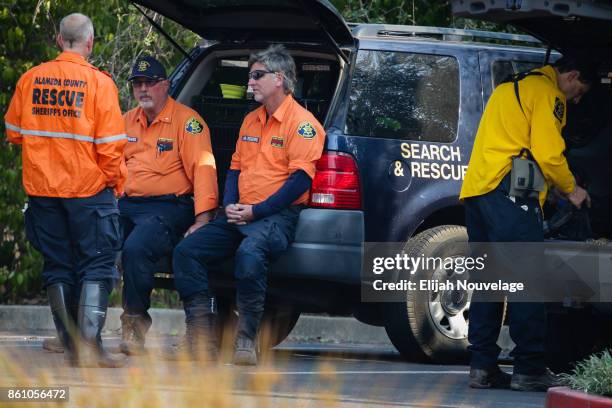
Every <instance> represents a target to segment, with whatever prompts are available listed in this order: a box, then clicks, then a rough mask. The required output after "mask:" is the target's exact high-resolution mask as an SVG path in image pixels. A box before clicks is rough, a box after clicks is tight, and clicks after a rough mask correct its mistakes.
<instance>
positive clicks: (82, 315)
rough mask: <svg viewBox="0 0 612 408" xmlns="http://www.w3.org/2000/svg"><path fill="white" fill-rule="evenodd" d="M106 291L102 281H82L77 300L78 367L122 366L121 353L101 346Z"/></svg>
mask: <svg viewBox="0 0 612 408" xmlns="http://www.w3.org/2000/svg"><path fill="white" fill-rule="evenodd" d="M107 307H108V292H107V291H106V289H105V288H104V284H103V283H102V282H96V281H88V282H85V283H83V287H82V288H81V297H80V300H79V319H78V324H79V331H80V334H81V338H80V341H79V347H78V365H79V367H111V368H112V367H123V366H124V365H125V363H126V357H125V356H124V355H123V354H114V353H109V352H107V351H105V350H104V348H103V347H102V337H101V332H102V328H103V327H104V322H105V321H106V309H107Z"/></svg>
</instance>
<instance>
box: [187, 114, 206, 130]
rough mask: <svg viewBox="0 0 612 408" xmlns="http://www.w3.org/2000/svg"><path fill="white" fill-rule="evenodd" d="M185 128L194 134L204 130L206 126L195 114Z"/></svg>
mask: <svg viewBox="0 0 612 408" xmlns="http://www.w3.org/2000/svg"><path fill="white" fill-rule="evenodd" d="M185 130H186V131H187V132H189V133H193V134H194V135H195V134H197V133H202V130H204V126H202V124H201V123H200V121H198V120H197V119H196V118H194V117H193V116H192V117H191V118H190V119H189V120H188V121H187V123H185Z"/></svg>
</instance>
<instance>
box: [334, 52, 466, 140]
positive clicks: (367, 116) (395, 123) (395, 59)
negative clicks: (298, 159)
mask: <svg viewBox="0 0 612 408" xmlns="http://www.w3.org/2000/svg"><path fill="white" fill-rule="evenodd" d="M458 118H459V64H458V63H457V60H456V59H455V58H454V57H450V56H441V55H428V54H414V53H406V52H388V51H368V50H361V51H359V54H358V55H357V63H356V66H355V72H354V75H353V79H352V82H351V93H350V101H349V111H348V117H347V122H346V129H345V133H346V134H349V135H358V136H367V137H378V138H388V139H405V140H423V141H430V142H452V141H453V140H455V137H456V134H457V122H458Z"/></svg>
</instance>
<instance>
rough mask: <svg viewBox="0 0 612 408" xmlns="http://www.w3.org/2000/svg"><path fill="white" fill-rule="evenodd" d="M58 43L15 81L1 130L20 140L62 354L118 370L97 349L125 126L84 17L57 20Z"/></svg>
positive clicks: (35, 237) (109, 280)
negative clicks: (94, 60) (92, 60)
mask: <svg viewBox="0 0 612 408" xmlns="http://www.w3.org/2000/svg"><path fill="white" fill-rule="evenodd" d="M57 44H58V45H59V47H60V48H61V50H62V53H61V54H60V55H59V56H58V57H57V58H56V59H54V60H52V61H49V62H46V63H43V64H41V65H38V66H36V67H34V68H32V69H30V70H29V71H27V72H26V73H25V74H24V75H23V76H22V77H21V78H20V79H19V81H18V82H17V86H16V88H15V94H14V95H13V98H12V100H11V103H10V105H9V109H8V112H7V113H6V115H5V117H4V119H5V126H6V134H7V138H8V141H9V142H11V143H15V144H19V145H21V146H22V158H23V185H24V188H25V190H26V192H27V194H28V196H29V199H28V207H27V209H26V212H25V225H26V235H27V238H28V240H29V241H30V242H31V243H32V245H33V246H34V248H36V249H37V250H38V251H40V252H41V253H42V254H43V256H44V261H45V263H44V267H43V272H42V276H43V279H44V281H45V287H46V289H47V294H48V296H49V304H50V306H51V311H52V314H53V320H54V322H55V327H56V328H57V332H58V337H59V339H60V340H61V342H62V344H63V346H64V348H65V350H66V354H65V356H66V359H67V361H68V362H69V363H71V364H78V365H80V366H83V367H90V366H93V367H96V366H102V367H120V366H122V365H124V363H125V356H121V355H113V354H110V353H107V352H106V351H104V349H103V347H102V342H101V339H100V332H101V330H102V327H103V326H104V322H105V320H106V309H107V304H108V295H109V293H110V292H111V290H112V289H113V284H114V282H115V281H116V280H117V279H118V273H117V269H116V267H115V257H116V255H117V250H118V249H119V247H120V245H121V234H120V231H119V210H118V207H117V200H116V198H115V195H116V194H117V193H119V192H120V191H121V189H122V186H123V184H124V182H125V177H126V174H127V172H126V171H125V168H124V167H123V168H122V155H123V149H124V146H125V143H126V136H125V128H124V125H123V120H122V118H121V110H120V108H119V100H118V93H117V88H116V86H115V84H114V82H113V80H112V79H111V78H110V77H109V76H108V75H107V74H104V73H103V72H101V71H99V70H98V69H97V68H95V67H94V66H92V65H91V64H89V63H88V62H87V60H86V58H87V57H88V56H89V55H90V54H91V51H92V47H93V24H92V23H91V20H90V19H89V18H88V17H87V16H85V15H83V14H79V13H74V14H70V15H68V16H66V17H64V18H63V19H62V20H61V22H60V33H59V35H58V37H57ZM79 288H80V293H79ZM74 305H78V307H77V308H75V307H74ZM77 309H78V310H77ZM75 323H76V324H75ZM77 326H78V328H79V332H80V334H79V336H78V337H79V338H80V341H79V343H78V344H77V343H76V340H75V339H76V338H77V336H76V333H75V331H76V327H77Z"/></svg>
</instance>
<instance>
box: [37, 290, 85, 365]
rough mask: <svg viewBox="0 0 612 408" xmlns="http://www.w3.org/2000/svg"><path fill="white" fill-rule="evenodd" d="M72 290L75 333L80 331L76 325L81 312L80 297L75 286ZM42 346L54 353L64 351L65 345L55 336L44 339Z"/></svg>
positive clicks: (71, 307)
mask: <svg viewBox="0 0 612 408" xmlns="http://www.w3.org/2000/svg"><path fill="white" fill-rule="evenodd" d="M71 290H72V294H71V295H70V297H71V300H70V302H69V303H70V316H71V317H72V321H73V323H74V327H75V333H78V331H77V329H76V327H77V321H78V314H79V299H78V298H77V296H76V295H78V294H79V291H78V290H76V289H75V288H74V287H71ZM47 292H48V289H47ZM42 348H43V349H45V350H47V351H50V352H52V353H63V352H64V345H63V344H62V342H61V341H60V339H59V338H57V337H53V338H50V339H44V340H43V343H42Z"/></svg>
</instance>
